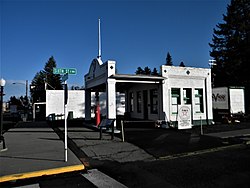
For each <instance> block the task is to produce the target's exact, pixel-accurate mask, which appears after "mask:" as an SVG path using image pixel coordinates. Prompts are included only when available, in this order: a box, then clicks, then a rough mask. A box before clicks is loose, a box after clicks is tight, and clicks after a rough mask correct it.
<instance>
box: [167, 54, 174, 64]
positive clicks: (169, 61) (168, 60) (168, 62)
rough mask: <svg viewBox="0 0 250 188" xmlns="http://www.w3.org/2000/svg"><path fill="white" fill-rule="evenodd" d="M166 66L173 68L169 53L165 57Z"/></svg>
mask: <svg viewBox="0 0 250 188" xmlns="http://www.w3.org/2000/svg"><path fill="white" fill-rule="evenodd" d="M166 65H168V66H173V62H172V57H171V55H170V53H169V52H168V53H167V57H166Z"/></svg>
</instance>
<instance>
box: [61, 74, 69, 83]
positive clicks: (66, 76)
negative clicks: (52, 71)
mask: <svg viewBox="0 0 250 188" xmlns="http://www.w3.org/2000/svg"><path fill="white" fill-rule="evenodd" d="M68 78H69V74H68V73H67V74H64V75H63V76H62V82H65V81H66V80H68Z"/></svg>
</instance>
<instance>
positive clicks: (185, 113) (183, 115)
mask: <svg viewBox="0 0 250 188" xmlns="http://www.w3.org/2000/svg"><path fill="white" fill-rule="evenodd" d="M177 120H178V129H191V128H192V124H191V105H181V106H179V108H178V117H177Z"/></svg>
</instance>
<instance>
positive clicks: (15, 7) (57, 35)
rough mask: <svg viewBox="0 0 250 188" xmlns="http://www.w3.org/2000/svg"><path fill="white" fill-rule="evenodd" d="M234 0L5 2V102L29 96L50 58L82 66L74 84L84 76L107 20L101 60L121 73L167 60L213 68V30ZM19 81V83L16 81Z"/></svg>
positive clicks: (61, 63) (63, 64) (0, 12)
mask: <svg viewBox="0 0 250 188" xmlns="http://www.w3.org/2000/svg"><path fill="white" fill-rule="evenodd" d="M229 3H230V0H176V1H174V0H165V1H163V0H162V1H145V0H144V1H142V0H141V1H123V0H118V1H104V0H103V1H84V0H44V1H42V0H33V1H31V0H27V1H24V0H19V1H18V0H1V4H0V6H1V9H0V15H1V25H0V26H1V48H0V52H1V54H0V56H1V57H0V58H1V66H0V73H1V75H0V77H1V78H2V77H3V78H4V79H5V80H7V85H6V88H5V93H6V96H5V100H8V97H9V96H10V95H16V96H20V95H24V94H25V80H29V83H30V81H31V80H32V79H33V78H34V76H35V74H36V73H37V72H39V71H40V70H42V69H43V68H44V65H45V63H46V62H47V60H48V59H49V57H50V56H52V55H53V56H54V58H55V60H56V62H57V67H59V68H60V67H62V68H65V67H68V68H76V69H77V75H75V76H70V77H69V80H68V83H69V84H73V85H78V86H82V85H84V81H83V77H84V75H85V74H86V73H87V71H88V69H89V65H90V63H91V61H92V59H93V58H95V57H96V56H97V55H98V18H100V19H101V30H102V60H103V61H106V60H108V59H111V60H115V61H116V67H117V69H118V73H128V74H133V73H134V72H135V71H136V69H137V67H139V66H141V67H142V68H144V67H145V66H149V67H150V68H151V69H153V68H154V67H156V68H157V69H158V70H159V67H160V66H161V65H162V64H164V63H165V58H166V54H167V52H170V54H171V56H172V59H173V63H174V65H179V64H180V62H181V61H183V62H184V64H185V65H186V66H194V67H206V68H207V67H208V60H209V59H210V56H209V50H210V47H209V45H208V43H209V42H211V40H212V34H213V28H215V26H216V24H218V23H221V22H222V18H223V16H222V15H223V14H225V13H226V7H227V4H229ZM13 82H16V83H20V84H15V85H13V84H12V83H13Z"/></svg>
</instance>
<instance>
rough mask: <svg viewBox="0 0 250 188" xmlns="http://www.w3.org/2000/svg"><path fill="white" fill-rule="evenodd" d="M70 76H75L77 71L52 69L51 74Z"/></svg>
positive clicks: (73, 69) (72, 69)
mask: <svg viewBox="0 0 250 188" xmlns="http://www.w3.org/2000/svg"><path fill="white" fill-rule="evenodd" d="M67 73H68V74H71V75H76V73H77V70H76V69H75V68H53V74H67Z"/></svg>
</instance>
